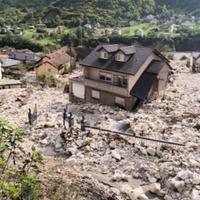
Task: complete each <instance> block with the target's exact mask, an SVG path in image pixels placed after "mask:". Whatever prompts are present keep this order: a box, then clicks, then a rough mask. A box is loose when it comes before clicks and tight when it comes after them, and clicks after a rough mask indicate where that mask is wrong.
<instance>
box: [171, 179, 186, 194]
mask: <svg viewBox="0 0 200 200" xmlns="http://www.w3.org/2000/svg"><path fill="white" fill-rule="evenodd" d="M168 187H169V188H170V189H173V190H178V191H179V192H182V191H183V190H184V189H185V182H184V181H178V180H176V179H175V178H173V179H170V180H169V182H168Z"/></svg>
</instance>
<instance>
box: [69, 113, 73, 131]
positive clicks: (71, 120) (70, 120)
mask: <svg viewBox="0 0 200 200" xmlns="http://www.w3.org/2000/svg"><path fill="white" fill-rule="evenodd" d="M68 123H69V128H71V127H72V125H73V117H72V113H71V112H70V113H69V117H68Z"/></svg>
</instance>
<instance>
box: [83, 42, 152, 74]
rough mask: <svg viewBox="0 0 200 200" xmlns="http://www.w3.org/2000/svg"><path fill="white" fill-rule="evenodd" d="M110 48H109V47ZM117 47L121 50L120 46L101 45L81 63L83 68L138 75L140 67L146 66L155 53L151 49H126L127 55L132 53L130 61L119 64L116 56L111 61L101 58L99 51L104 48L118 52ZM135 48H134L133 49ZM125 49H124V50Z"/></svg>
mask: <svg viewBox="0 0 200 200" xmlns="http://www.w3.org/2000/svg"><path fill="white" fill-rule="evenodd" d="M107 46H108V47H107ZM116 47H118V50H120V48H121V47H120V45H112V46H111V45H99V46H97V47H96V48H95V49H94V50H93V51H92V52H91V53H90V54H89V55H88V56H87V57H86V58H85V59H84V60H83V61H82V62H80V64H81V65H83V66H88V67H94V68H99V69H102V70H108V71H116V72H121V73H126V74H132V75H134V74H136V72H137V71H138V70H139V69H140V67H141V66H142V65H143V64H144V62H145V61H146V59H147V58H148V57H149V56H150V55H151V53H153V52H154V50H153V49H151V48H145V47H135V46H131V47H128V48H124V51H126V52H127V53H130V52H132V54H130V55H129V59H128V61H127V62H117V61H115V54H114V53H113V55H112V56H111V58H110V59H108V60H104V59H100V58H99V50H100V49H102V48H104V49H105V48H107V49H109V51H111V49H112V51H114V50H115V51H116ZM133 47H134V48H133ZM122 49H123V48H122ZM133 49H134V52H133Z"/></svg>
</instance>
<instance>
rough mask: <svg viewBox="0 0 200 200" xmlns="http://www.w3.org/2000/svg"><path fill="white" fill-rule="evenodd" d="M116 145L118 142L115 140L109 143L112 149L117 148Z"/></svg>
mask: <svg viewBox="0 0 200 200" xmlns="http://www.w3.org/2000/svg"><path fill="white" fill-rule="evenodd" d="M116 146H117V144H116V142H115V141H111V142H110V144H109V147H110V148H111V149H115V148H116Z"/></svg>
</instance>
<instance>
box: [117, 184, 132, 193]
mask: <svg viewBox="0 0 200 200" xmlns="http://www.w3.org/2000/svg"><path fill="white" fill-rule="evenodd" d="M120 191H121V192H122V193H125V194H128V195H130V194H131V193H132V191H133V188H132V187H131V186H130V185H129V184H128V183H123V184H122V186H121V188H120Z"/></svg>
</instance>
